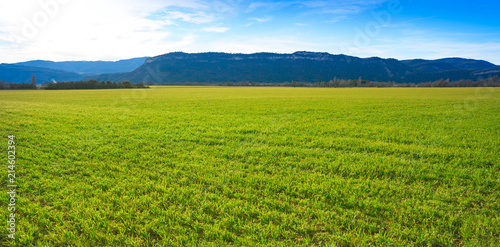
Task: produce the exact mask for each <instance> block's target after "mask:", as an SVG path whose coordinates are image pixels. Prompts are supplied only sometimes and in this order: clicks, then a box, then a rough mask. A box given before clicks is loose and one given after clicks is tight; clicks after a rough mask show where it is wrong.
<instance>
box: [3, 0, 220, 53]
mask: <svg viewBox="0 0 500 247" xmlns="http://www.w3.org/2000/svg"><path fill="white" fill-rule="evenodd" d="M65 1H66V2H67V3H65V4H62V2H63V1H62V0H41V1H39V0H25V1H2V2H0V30H2V31H1V32H0V52H1V54H2V58H1V59H2V60H1V61H0V62H19V61H26V60H32V59H50V60H82V59H85V60H101V59H104V60H116V59H121V58H130V57H136V56H147V55H148V56H152V55H158V53H162V52H168V51H169V49H170V48H171V49H175V50H180V49H184V48H188V47H189V46H190V45H192V44H193V43H194V42H195V41H196V37H197V36H196V35H194V34H192V33H176V34H175V35H173V31H172V30H171V28H170V25H172V24H173V22H172V20H168V19H154V20H153V19H151V18H148V16H150V15H151V13H154V12H156V11H159V10H162V9H165V8H169V7H179V8H190V9H193V10H194V11H195V12H194V13H193V14H190V15H182V13H181V12H178V13H176V15H174V16H175V17H176V18H177V19H179V18H180V19H183V20H186V21H191V22H194V23H206V22H209V21H210V20H212V19H213V18H212V17H211V16H209V15H204V14H203V13H202V12H201V11H197V10H196V9H208V8H209V6H207V5H206V4H205V3H204V2H202V1H191V0H185V1H168V0H167V1H164V0H144V1H141V2H139V1H134V0H121V1H120V0H107V1H100V0H65ZM39 3H45V5H43V4H42V5H40V4H39Z"/></svg>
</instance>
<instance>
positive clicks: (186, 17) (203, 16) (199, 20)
mask: <svg viewBox="0 0 500 247" xmlns="http://www.w3.org/2000/svg"><path fill="white" fill-rule="evenodd" d="M165 19H166V20H169V21H173V20H182V21H185V22H191V23H194V24H203V23H210V22H213V21H214V20H216V18H215V17H214V16H213V15H210V14H208V13H205V12H203V11H196V12H193V13H188V12H181V11H169V12H166V13H165Z"/></svg>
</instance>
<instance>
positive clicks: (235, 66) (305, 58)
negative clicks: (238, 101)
mask: <svg viewBox="0 0 500 247" xmlns="http://www.w3.org/2000/svg"><path fill="white" fill-rule="evenodd" d="M9 65H10V67H9ZM13 66H14V67H13ZM16 66H17V67H16ZM9 69H10V71H9ZM32 73H34V74H35V75H36V76H37V78H38V82H40V83H43V82H46V81H49V82H50V81H67V80H83V79H95V80H110V81H131V82H134V83H139V82H144V83H146V82H155V83H187V82H203V83H218V82H245V81H247V82H261V83H282V82H287V81H288V82H291V81H301V82H319V81H330V80H333V79H334V78H337V79H358V78H360V77H361V78H362V79H364V80H370V81H394V82H414V83H420V82H426V81H435V80H439V79H450V80H461V79H472V80H474V79H479V78H484V77H488V76H493V75H500V66H498V65H495V64H493V63H490V62H488V61H484V60H474V59H466V58H457V57H450V58H441V59H436V60H426V59H410V60H397V59H394V58H380V57H368V58H360V57H355V56H349V55H344V54H330V53H327V52H310V51H297V52H294V53H272V52H260V53H249V54H245V53H224V52H203V53H184V52H171V53H166V54H163V55H159V56H155V57H140V58H132V59H124V60H119V61H116V62H110V61H66V62H52V61H46V60H32V61H27V62H22V63H15V64H2V66H1V67H0V80H5V81H7V82H26V81H28V80H29V79H30V76H31V74H32Z"/></svg>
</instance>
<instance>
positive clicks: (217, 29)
mask: <svg viewBox="0 0 500 247" xmlns="http://www.w3.org/2000/svg"><path fill="white" fill-rule="evenodd" d="M229 29H230V28H227V27H206V28H202V29H201V30H202V31H205V32H212V33H225V32H227V31H228V30H229Z"/></svg>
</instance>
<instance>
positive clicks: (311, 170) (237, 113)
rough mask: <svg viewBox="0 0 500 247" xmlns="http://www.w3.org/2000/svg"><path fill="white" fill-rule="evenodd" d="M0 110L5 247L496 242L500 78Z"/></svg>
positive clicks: (4, 98)
mask: <svg viewBox="0 0 500 247" xmlns="http://www.w3.org/2000/svg"><path fill="white" fill-rule="evenodd" d="M0 119H1V121H0V134H1V137H0V140H1V143H0V148H1V150H2V152H1V153H2V155H1V157H0V160H1V161H2V169H1V173H2V174H1V176H2V177H3V179H2V180H1V181H2V190H3V192H1V193H0V201H1V203H0V216H1V218H0V219H1V221H2V222H4V223H2V224H0V229H1V241H2V243H3V244H5V245H16V246H225V245H235V246H294V245H301V246H368V245H371V246H500V90H499V89H498V88H408V89H406V88H397V89H396V88H372V89H321V88H315V89H313V88H252V87H248V88H244V87H227V88H225V87H198V88H197V87H185V88H183V87H155V88H151V89H120V90H73V91H1V92H0ZM9 135H15V136H16V138H15V141H16V144H15V145H16V167H15V171H16V182H15V183H16V184H17V185H18V188H17V198H16V199H17V201H16V223H17V224H16V227H17V231H16V240H15V241H11V240H9V238H8V237H7V234H8V231H7V227H8V226H7V220H8V218H9V214H10V213H11V212H9V211H8V203H9V198H10V196H9V194H7V192H8V191H9V190H8V188H7V185H8V184H9V181H8V180H7V175H8V174H7V171H8V168H7V166H8V165H7V161H8V159H7V147H8V138H7V136H9Z"/></svg>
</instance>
